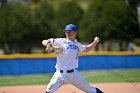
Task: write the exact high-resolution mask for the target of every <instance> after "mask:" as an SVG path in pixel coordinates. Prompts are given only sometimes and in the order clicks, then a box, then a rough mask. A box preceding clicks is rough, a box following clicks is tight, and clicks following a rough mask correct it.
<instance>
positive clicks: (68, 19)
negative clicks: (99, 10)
mask: <svg viewBox="0 0 140 93" xmlns="http://www.w3.org/2000/svg"><path fill="white" fill-rule="evenodd" d="M82 15H83V10H82V9H81V7H80V6H79V5H78V4H77V2H75V1H74V0H71V1H66V2H62V4H61V5H60V7H59V8H58V10H57V11H56V14H55V27H54V28H55V29H56V33H57V34H56V35H57V37H63V36H64V34H63V30H64V27H65V25H66V24H69V23H72V24H75V25H77V26H79V22H80V20H81V18H82Z"/></svg>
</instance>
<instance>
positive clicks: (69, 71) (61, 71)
mask: <svg viewBox="0 0 140 93" xmlns="http://www.w3.org/2000/svg"><path fill="white" fill-rule="evenodd" d="M75 69H76V68H75ZM75 69H71V70H66V73H72V72H74V70H75ZM60 73H64V70H60Z"/></svg>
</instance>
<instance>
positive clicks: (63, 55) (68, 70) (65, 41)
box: [42, 24, 103, 93]
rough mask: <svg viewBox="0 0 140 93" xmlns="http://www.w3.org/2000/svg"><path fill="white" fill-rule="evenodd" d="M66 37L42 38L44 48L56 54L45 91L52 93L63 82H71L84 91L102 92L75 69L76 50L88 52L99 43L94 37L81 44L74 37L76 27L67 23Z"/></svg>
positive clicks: (90, 92) (87, 92) (89, 92)
mask: <svg viewBox="0 0 140 93" xmlns="http://www.w3.org/2000/svg"><path fill="white" fill-rule="evenodd" d="M64 32H65V35H66V38H55V39H54V38H50V39H48V40H43V41H42V44H43V45H44V46H46V50H47V51H49V52H54V53H56V54H57V63H56V66H55V68H56V72H55V73H54V75H53V77H52V79H51V80H50V83H49V84H48V86H47V88H46V92H45V93H54V92H55V91H56V90H57V89H58V88H60V87H61V86H62V85H63V84H72V85H74V86H75V87H77V88H79V89H80V90H82V91H84V92H86V93H103V92H102V91H101V90H100V89H98V88H96V87H92V86H90V85H89V84H88V82H87V81H86V80H85V79H84V78H83V77H82V76H81V75H80V73H79V72H78V71H77V68H78V52H89V51H90V50H92V49H93V48H95V47H96V45H97V43H99V38H98V37H95V38H94V41H93V42H92V43H91V44H89V45H86V46H85V45H82V44H81V43H79V42H78V41H77V39H76V34H77V27H76V26H75V25H73V24H68V25H67V26H66V27H65V29H64Z"/></svg>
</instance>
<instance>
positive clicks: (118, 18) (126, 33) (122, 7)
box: [80, 0, 140, 50]
mask: <svg viewBox="0 0 140 93" xmlns="http://www.w3.org/2000/svg"><path fill="white" fill-rule="evenodd" d="M87 18H88V19H87ZM81 30H82V33H80V38H81V39H82V40H83V41H84V40H86V41H87V42H89V41H92V40H93V37H94V36H95V35H97V36H99V37H101V41H102V42H104V41H106V40H118V41H119V42H120V50H125V49H122V46H121V41H125V42H128V41H130V40H132V41H134V39H135V38H136V37H138V36H139V35H140V34H139V29H138V22H137V20H136V13H135V11H133V10H132V9H131V8H130V7H129V6H128V5H126V4H125V2H124V1H122V0H115V1H112V0H106V2H104V0H93V2H92V3H91V5H90V7H89V9H88V11H87V13H86V14H85V15H84V18H83V20H82V21H81ZM87 36H88V38H87V39H86V37H87Z"/></svg>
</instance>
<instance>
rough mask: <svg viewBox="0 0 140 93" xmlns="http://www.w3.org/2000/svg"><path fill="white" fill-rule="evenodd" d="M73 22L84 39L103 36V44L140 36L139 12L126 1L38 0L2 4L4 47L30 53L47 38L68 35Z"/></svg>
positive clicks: (1, 40)
mask: <svg viewBox="0 0 140 93" xmlns="http://www.w3.org/2000/svg"><path fill="white" fill-rule="evenodd" d="M33 1H34V0H33ZM80 2H85V3H86V8H81V7H80V6H85V5H79V4H83V3H80ZM87 3H88V4H87ZM87 5H89V6H88V8H87ZM83 9H85V10H83ZM86 9H87V10H86ZM69 23H73V24H75V25H77V27H78V39H79V40H80V41H83V42H92V41H93V39H94V37H95V36H99V37H100V39H101V42H102V43H103V42H105V41H106V40H114V39H115V40H117V41H119V42H120V45H122V41H125V42H128V41H133V42H136V39H137V38H139V36H140V31H139V26H138V21H137V12H136V11H134V10H133V9H132V8H131V7H130V6H128V5H127V4H126V3H125V2H124V1H123V0H106V1H104V0H82V1H80V0H77V1H75V0H59V1H58V0H51V1H46V0H41V1H39V0H35V2H29V3H27V4H23V5H22V4H4V5H3V6H2V7H0V47H1V48H2V49H3V50H4V52H5V53H30V52H31V49H32V48H33V47H41V41H42V40H43V39H48V38H51V37H54V38H55V37H64V36H65V34H64V32H63V29H64V28H65V26H66V25H67V24H69ZM87 37H88V38H87ZM120 50H124V49H120Z"/></svg>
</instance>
